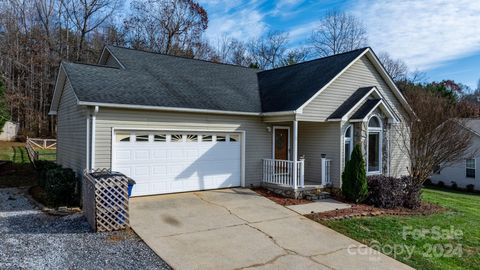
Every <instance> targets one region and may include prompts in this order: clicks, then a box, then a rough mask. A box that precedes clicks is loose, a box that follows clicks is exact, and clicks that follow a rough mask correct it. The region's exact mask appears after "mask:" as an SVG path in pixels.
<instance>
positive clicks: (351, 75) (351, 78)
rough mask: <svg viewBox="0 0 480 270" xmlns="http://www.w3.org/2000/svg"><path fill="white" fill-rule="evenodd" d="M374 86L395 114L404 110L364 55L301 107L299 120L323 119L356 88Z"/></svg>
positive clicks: (402, 112)
mask: <svg viewBox="0 0 480 270" xmlns="http://www.w3.org/2000/svg"><path fill="white" fill-rule="evenodd" d="M367 86H376V87H377V88H378V90H379V92H380V93H381V94H382V95H383V96H384V98H385V99H386V101H387V102H388V103H389V104H391V105H392V107H393V110H394V111H395V113H397V114H404V113H405V110H404V109H403V106H402V105H401V103H400V101H399V100H398V99H397V97H396V96H395V94H394V93H393V90H391V89H390V87H389V86H388V85H387V83H386V82H385V80H384V79H383V78H382V76H381V75H380V73H378V71H377V70H376V69H375V67H374V66H373V64H372V62H371V61H370V60H369V59H368V57H367V56H366V55H365V56H363V57H361V58H360V59H358V60H357V61H356V62H355V63H354V64H353V65H352V66H350V68H348V69H347V70H346V71H345V72H344V73H343V74H342V75H340V76H339V77H338V78H337V79H336V80H335V81H334V82H333V83H332V84H331V85H330V86H328V87H327V88H326V89H325V90H324V91H323V92H322V93H320V94H319V95H318V96H317V97H316V98H315V99H314V100H312V101H311V102H310V103H309V104H308V105H307V106H305V108H304V109H303V114H300V115H299V116H298V119H299V120H306V121H325V120H326V119H327V118H328V116H330V114H332V113H333V112H334V111H335V110H336V109H337V108H338V107H339V106H340V105H341V104H342V103H343V102H344V101H345V100H346V99H347V98H348V97H350V96H351V95H352V94H353V93H354V92H355V91H356V90H357V89H358V88H360V87H367Z"/></svg>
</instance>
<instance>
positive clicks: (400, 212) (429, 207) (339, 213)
mask: <svg viewBox="0 0 480 270" xmlns="http://www.w3.org/2000/svg"><path fill="white" fill-rule="evenodd" d="M444 211H446V209H445V208H443V207H441V206H438V205H436V204H431V203H422V204H421V206H420V207H418V208H416V209H410V208H403V207H400V208H395V209H385V208H377V207H374V206H371V205H365V204H353V205H352V207H351V208H347V209H338V210H333V211H328V212H323V213H314V214H308V215H306V217H308V218H310V219H312V220H315V221H319V220H340V219H347V218H354V217H369V216H413V215H424V216H427V215H432V214H437V213H441V212H444Z"/></svg>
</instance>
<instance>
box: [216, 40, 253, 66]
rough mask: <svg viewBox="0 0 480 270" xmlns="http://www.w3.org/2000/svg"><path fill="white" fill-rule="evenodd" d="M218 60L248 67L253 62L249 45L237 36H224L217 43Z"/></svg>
mask: <svg viewBox="0 0 480 270" xmlns="http://www.w3.org/2000/svg"><path fill="white" fill-rule="evenodd" d="M216 52H217V57H218V59H217V61H218V62H222V63H227V64H234V65H239V66H244V67H248V66H250V65H251V64H252V61H253V60H252V57H251V56H250V55H249V52H248V48H247V45H246V44H245V43H244V42H242V41H240V40H237V39H235V38H231V37H227V36H222V37H221V38H220V39H219V40H218V41H217V45H216Z"/></svg>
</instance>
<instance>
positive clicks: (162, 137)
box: [153, 134, 167, 142]
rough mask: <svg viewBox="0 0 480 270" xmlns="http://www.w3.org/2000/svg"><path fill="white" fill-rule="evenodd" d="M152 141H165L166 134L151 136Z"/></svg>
mask: <svg viewBox="0 0 480 270" xmlns="http://www.w3.org/2000/svg"><path fill="white" fill-rule="evenodd" d="M153 141H154V142H166V141H167V135H165V134H162V135H154V136H153Z"/></svg>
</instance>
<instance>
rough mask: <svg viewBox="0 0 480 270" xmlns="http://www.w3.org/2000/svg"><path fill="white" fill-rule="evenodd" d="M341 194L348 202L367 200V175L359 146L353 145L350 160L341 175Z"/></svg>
mask: <svg viewBox="0 0 480 270" xmlns="http://www.w3.org/2000/svg"><path fill="white" fill-rule="evenodd" d="M342 193H343V195H344V196H345V197H346V198H347V199H348V200H350V201H353V202H355V203H359V202H362V201H363V200H365V199H366V198H367V195H368V185H367V173H366V170H365V161H364V160H363V155H362V149H361V146H360V145H359V144H357V145H355V148H354V149H353V152H352V158H351V159H350V160H349V161H348V162H347V164H346V165H345V170H344V171H343V174H342Z"/></svg>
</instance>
